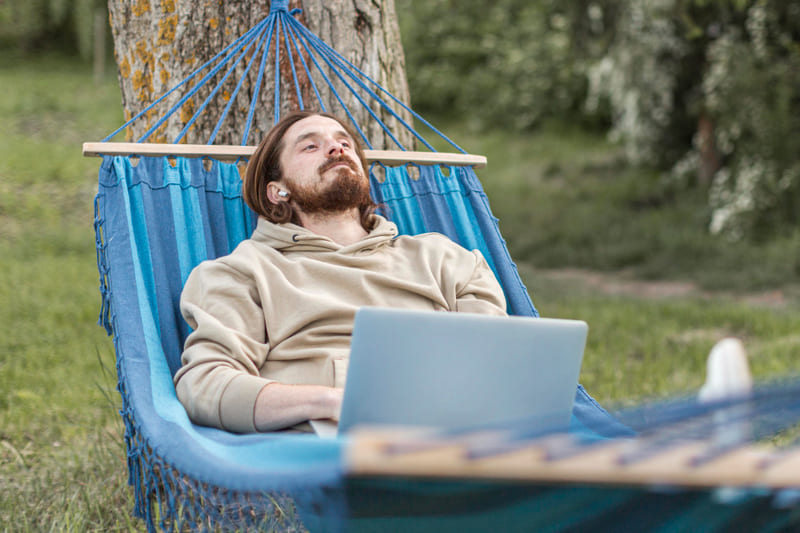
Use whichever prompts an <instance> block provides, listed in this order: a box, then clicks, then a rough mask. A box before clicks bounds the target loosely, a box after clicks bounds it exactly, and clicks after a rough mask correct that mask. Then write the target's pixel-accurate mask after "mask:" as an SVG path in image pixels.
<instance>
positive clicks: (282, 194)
mask: <svg viewBox="0 0 800 533" xmlns="http://www.w3.org/2000/svg"><path fill="white" fill-rule="evenodd" d="M278 196H280V197H281V198H286V197H287V196H289V193H288V192H286V191H278Z"/></svg>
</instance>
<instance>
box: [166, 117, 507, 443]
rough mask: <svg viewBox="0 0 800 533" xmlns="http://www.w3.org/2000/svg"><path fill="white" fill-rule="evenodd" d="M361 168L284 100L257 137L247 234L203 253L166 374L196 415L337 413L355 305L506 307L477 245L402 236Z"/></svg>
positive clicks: (253, 419) (349, 151)
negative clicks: (175, 356)
mask: <svg viewBox="0 0 800 533" xmlns="http://www.w3.org/2000/svg"><path fill="white" fill-rule="evenodd" d="M368 175H369V174H368V169H367V163H366V158H365V156H364V151H363V149H362V148H361V146H360V144H359V143H358V142H357V141H356V136H355V134H354V133H353V131H352V130H351V129H350V128H349V127H348V126H347V124H346V123H345V122H344V121H341V120H339V119H338V118H336V117H334V116H332V115H328V114H324V113H314V112H294V113H291V114H289V115H287V116H286V117H284V118H283V119H282V120H281V121H280V122H279V123H278V124H276V125H275V126H274V127H273V128H272V129H271V130H270V131H269V133H268V134H267V136H266V137H265V138H264V140H263V141H262V142H261V144H260V145H259V146H258V148H257V150H256V151H255V153H254V154H253V156H252V158H251V159H250V161H249V163H248V166H247V173H246V176H245V180H244V185H243V186H244V189H243V195H244V199H245V201H246V202H247V204H248V205H249V206H250V207H251V208H252V209H253V210H254V211H255V212H256V213H257V214H258V215H259V219H258V225H257V227H256V229H255V231H254V232H253V235H252V237H251V238H250V239H247V240H245V241H243V242H242V243H241V244H240V245H239V246H238V247H237V248H236V249H235V250H234V251H233V252H232V253H231V254H230V255H228V256H225V257H221V258H219V259H216V260H213V261H205V262H203V263H202V264H200V265H199V266H198V267H197V268H196V269H195V270H194V271H193V272H192V274H191V275H190V276H189V279H188V280H187V282H186V285H185V287H184V290H183V294H182V296H181V312H182V313H183V316H184V318H185V319H186V321H187V322H188V323H189V325H190V326H191V327H192V329H193V332H192V333H191V334H190V335H189V337H188V338H187V340H186V344H185V346H184V352H183V355H182V359H181V360H182V366H181V368H180V369H179V371H178V372H177V373H176V375H175V386H176V390H177V394H178V398H179V399H180V401H181V403H182V404H183V405H184V407H185V408H186V410H187V412H188V414H189V417H190V418H191V420H192V421H193V422H195V423H196V424H201V425H207V426H213V427H218V428H221V429H225V430H228V431H234V432H254V431H272V430H279V429H287V428H289V429H298V430H305V431H307V430H309V424H308V423H307V422H308V421H309V420H314V419H333V420H338V417H339V412H340V410H341V403H342V392H343V387H344V383H345V378H346V374H347V363H348V357H349V351H350V337H351V334H352V329H353V321H354V317H355V312H356V310H357V309H358V308H359V307H361V306H376V307H394V308H405V309H419V310H436V311H459V312H473V313H489V314H505V300H504V297H503V292H502V289H501V288H500V285H499V283H498V282H497V280H496V279H495V277H494V274H493V273H492V271H491V269H490V268H489V267H488V265H487V263H486V261H485V260H484V258H483V257H482V256H481V254H480V252H478V251H477V250H474V251H468V250H465V249H464V248H461V247H460V246H458V245H457V244H455V243H453V242H452V241H450V240H449V239H447V238H446V237H444V236H443V235H439V234H434V233H428V234H424V235H417V236H398V231H397V227H396V226H395V225H394V224H393V223H392V222H389V221H388V220H386V219H385V218H383V217H381V216H379V215H376V214H375V213H374V211H375V208H376V206H375V205H374V203H373V202H372V200H371V198H370V194H369V179H368ZM454 371H457V369H454ZM409 386H410V387H413V384H412V383H409Z"/></svg>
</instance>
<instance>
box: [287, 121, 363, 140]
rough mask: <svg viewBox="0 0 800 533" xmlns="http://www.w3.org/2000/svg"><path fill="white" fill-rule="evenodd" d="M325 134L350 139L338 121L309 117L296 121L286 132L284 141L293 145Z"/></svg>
mask: <svg viewBox="0 0 800 533" xmlns="http://www.w3.org/2000/svg"><path fill="white" fill-rule="evenodd" d="M325 133H329V134H334V135H337V136H338V135H344V136H346V137H348V138H349V137H350V134H349V133H347V130H345V129H344V127H343V126H342V125H341V124H340V123H339V122H338V121H336V120H334V119H332V118H328V117H323V116H320V115H314V116H311V117H306V118H304V119H302V120H298V121H297V122H295V123H294V124H292V126H291V127H290V128H289V129H288V130H287V131H286V139H287V140H288V141H289V142H290V143H293V142H297V141H299V140H302V139H306V138H308V137H312V136H314V135H321V134H325Z"/></svg>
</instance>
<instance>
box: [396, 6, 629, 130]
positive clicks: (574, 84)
mask: <svg viewBox="0 0 800 533" xmlns="http://www.w3.org/2000/svg"><path fill="white" fill-rule="evenodd" d="M615 4H616V3H615V2H612V1H607V0H603V1H588V0H580V1H575V2H558V1H556V0H534V1H531V0H501V1H498V2H489V3H487V2H482V1H480V0H469V1H458V2H457V1H454V0H431V1H428V2H413V1H412V0H398V1H397V2H396V5H397V11H398V15H399V20H400V26H401V33H402V35H403V44H404V49H405V53H406V59H407V73H408V79H409V86H410V89H411V96H412V101H413V104H414V108H415V109H417V110H419V111H422V112H435V113H437V114H439V115H447V114H449V115H453V116H469V117H470V119H471V121H472V122H473V124H474V125H475V126H478V127H482V128H483V127H494V128H512V129H514V130H521V129H525V128H530V127H532V126H535V125H538V124H540V123H541V121H542V120H543V119H544V118H547V117H559V116H566V117H567V118H568V119H580V118H581V116H582V114H583V113H582V112H581V108H582V102H583V99H584V97H585V91H586V79H585V76H584V75H583V73H582V71H583V70H584V69H585V65H586V63H587V62H588V61H589V60H592V59H593V58H596V57H597V56H599V55H600V54H602V53H603V52H604V51H605V48H606V46H607V41H608V40H609V38H610V32H609V28H611V27H612V24H611V21H612V20H613V18H614V16H615V9H614V6H615Z"/></svg>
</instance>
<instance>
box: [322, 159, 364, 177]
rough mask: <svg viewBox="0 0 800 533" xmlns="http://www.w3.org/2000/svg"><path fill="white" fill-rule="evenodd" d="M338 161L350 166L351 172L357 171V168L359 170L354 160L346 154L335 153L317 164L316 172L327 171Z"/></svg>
mask: <svg viewBox="0 0 800 533" xmlns="http://www.w3.org/2000/svg"><path fill="white" fill-rule="evenodd" d="M339 163H344V164H346V165H347V166H348V167H350V169H352V170H353V172H359V170H361V169H360V168H359V167H358V166H357V165H356V163H355V161H353V160H352V159H350V158H349V157H347V156H346V155H337V156H334V157H331V158H329V159H327V160H326V161H325V162H324V163H322V164H321V165H320V166H319V170H318V172H319V173H320V174H322V173H323V172H327V171H328V170H330V169H331V168H333V167H335V166H336V165H338V164H339Z"/></svg>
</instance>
